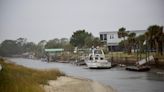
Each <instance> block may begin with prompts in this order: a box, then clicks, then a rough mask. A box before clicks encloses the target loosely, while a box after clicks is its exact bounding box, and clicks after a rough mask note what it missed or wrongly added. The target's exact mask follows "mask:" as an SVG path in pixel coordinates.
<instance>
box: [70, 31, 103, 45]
mask: <svg viewBox="0 0 164 92" xmlns="http://www.w3.org/2000/svg"><path fill="white" fill-rule="evenodd" d="M70 44H72V45H73V46H75V47H78V48H83V47H87V48H90V47H92V46H101V45H102V43H101V41H100V39H99V38H97V37H94V36H93V35H92V34H91V33H88V32H86V31H85V30H77V31H76V32H74V33H73V35H72V36H71V39H70Z"/></svg>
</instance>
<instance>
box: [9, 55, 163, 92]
mask: <svg viewBox="0 0 164 92" xmlns="http://www.w3.org/2000/svg"><path fill="white" fill-rule="evenodd" d="M9 60H11V61H12V62H15V63H16V64H19V65H23V66H26V67H30V68H35V69H51V68H57V69H59V70H61V71H63V72H64V73H65V74H67V75H70V76H77V77H83V78H88V79H92V80H95V81H98V82H101V83H103V84H106V85H109V86H111V87H113V88H114V89H116V90H117V91H118V92H163V91H164V75H160V74H158V73H156V72H157V71H158V72H164V71H163V70H157V69H152V70H151V71H149V72H131V71H126V70H125V69H124V68H121V67H115V68H111V69H88V68H86V66H75V65H72V64H68V63H46V62H41V61H40V60H31V59H23V58H10V59H9Z"/></svg>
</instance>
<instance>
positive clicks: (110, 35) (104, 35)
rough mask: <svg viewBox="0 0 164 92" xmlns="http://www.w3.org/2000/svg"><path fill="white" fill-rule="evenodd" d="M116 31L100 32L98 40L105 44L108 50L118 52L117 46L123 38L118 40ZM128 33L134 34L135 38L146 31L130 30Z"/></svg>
mask: <svg viewBox="0 0 164 92" xmlns="http://www.w3.org/2000/svg"><path fill="white" fill-rule="evenodd" d="M117 32H118V31H108V32H100V33H99V34H100V40H101V41H103V42H106V44H107V46H108V48H109V50H110V49H111V48H112V50H114V51H115V50H119V48H118V45H119V42H121V40H123V38H118V34H117ZM129 32H134V33H136V36H139V35H142V34H144V33H145V32H146V30H130V31H129Z"/></svg>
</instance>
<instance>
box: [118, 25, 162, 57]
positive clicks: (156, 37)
mask: <svg viewBox="0 0 164 92" xmlns="http://www.w3.org/2000/svg"><path fill="white" fill-rule="evenodd" d="M125 30H126V29H125V28H123V27H122V28H120V29H119V31H118V37H119V38H123V39H124V40H123V41H121V42H120V43H119V45H120V47H124V48H125V49H128V53H129V54H130V53H131V50H132V49H133V50H139V51H140V52H144V51H146V52H147V51H154V50H155V52H156V54H158V55H159V54H160V55H163V47H164V33H163V27H162V26H158V25H152V26H149V27H148V29H147V32H145V33H144V34H143V35H140V36H138V37H136V34H135V33H130V32H128V31H125ZM126 37H127V39H126ZM124 51H125V50H124Z"/></svg>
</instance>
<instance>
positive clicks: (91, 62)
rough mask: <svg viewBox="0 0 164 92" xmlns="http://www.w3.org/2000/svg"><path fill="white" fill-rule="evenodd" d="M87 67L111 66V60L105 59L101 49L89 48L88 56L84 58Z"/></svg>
mask: <svg viewBox="0 0 164 92" xmlns="http://www.w3.org/2000/svg"><path fill="white" fill-rule="evenodd" d="M85 63H86V65H87V66H88V68H111V66H112V65H111V62H108V60H106V59H105V55H104V52H103V50H102V49H97V48H94V49H91V50H90V53H89V55H88V57H86V59H85Z"/></svg>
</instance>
